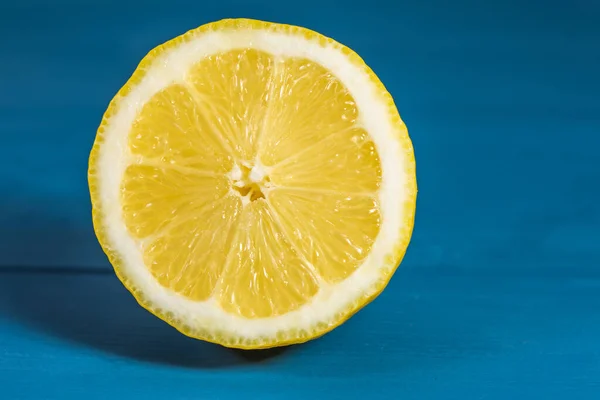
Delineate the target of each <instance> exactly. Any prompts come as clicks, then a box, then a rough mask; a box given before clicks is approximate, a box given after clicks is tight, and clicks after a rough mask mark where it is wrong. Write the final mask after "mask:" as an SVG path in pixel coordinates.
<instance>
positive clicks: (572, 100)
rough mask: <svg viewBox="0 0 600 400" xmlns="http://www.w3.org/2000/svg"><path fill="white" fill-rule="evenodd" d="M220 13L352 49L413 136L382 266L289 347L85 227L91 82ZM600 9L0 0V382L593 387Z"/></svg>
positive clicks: (66, 389) (206, 393)
mask: <svg viewBox="0 0 600 400" xmlns="http://www.w3.org/2000/svg"><path fill="white" fill-rule="evenodd" d="M224 17H250V18H259V19H265V20H273V21H277V22H286V23H292V24H297V25H302V26H306V27H309V28H312V29H315V30H318V31H320V32H322V33H324V34H326V35H328V36H332V37H334V38H335V39H337V40H339V41H341V42H342V43H344V44H346V45H348V46H350V47H352V48H353V49H355V50H356V51H357V52H358V53H359V54H361V56H362V57H363V58H364V59H365V60H366V61H367V63H368V64H369V65H370V66H371V67H372V68H373V69H374V70H375V72H376V73H377V74H378V75H379V77H380V78H381V79H382V81H383V82H384V83H385V85H386V86H387V87H388V89H389V90H390V92H391V93H392V94H393V96H394V98H395V100H396V103H397V105H398V108H399V110H400V112H401V114H402V115H403V118H404V119H405V121H406V122H407V124H408V127H409V130H410V132H411V136H412V138H413V141H414V145H415V149H416V156H417V175H418V179H419V189H420V192H419V200H418V208H417V221H416V227H415V233H414V236H413V241H412V243H411V247H410V249H409V252H408V254H407V257H406V259H405V262H404V263H403V265H402V267H401V268H400V270H399V271H398V273H397V275H396V276H395V277H394V279H393V280H392V282H391V283H390V286H389V287H388V289H387V290H386V291H385V293H384V294H383V295H382V296H381V297H380V298H378V299H377V300H376V301H375V302H374V303H373V304H372V305H370V306H369V307H367V308H366V309H365V310H363V311H362V312H360V313H359V314H358V315H356V316H355V317H354V318H352V319H351V320H350V321H349V322H348V323H347V324H345V325H343V326H342V327H340V328H339V329H337V330H335V331H334V332H332V333H331V334H329V335H326V336H325V337H324V338H322V339H319V340H317V341H314V342H311V343H309V344H306V345H302V346H296V347H292V348H287V349H284V350H276V351H267V352H252V353H243V352H237V351H232V350H226V349H223V348H220V347H218V346H214V345H210V344H205V343H201V342H196V341H193V340H191V339H187V338H185V337H182V336H181V335H179V334H177V333H176V332H174V331H173V330H172V329H171V328H169V327H168V326H166V325H164V324H163V323H162V322H160V321H158V320H157V319H155V318H154V317H152V316H150V315H148V314H147V313H146V312H145V311H144V310H142V309H140V308H139V307H138V306H137V305H136V303H135V301H134V300H133V299H132V297H131V296H130V295H129V294H127V292H126V291H125V290H124V289H123V288H122V287H121V285H120V284H119V282H118V281H117V280H116V278H115V277H114V276H113V275H112V273H111V269H110V266H109V265H108V264H107V261H106V259H105V257H104V256H103V254H102V252H101V250H100V248H99V246H98V245H97V242H96V240H95V238H94V235H93V230H92V227H91V220H90V215H89V213H90V205H89V199H88V194H87V186H86V167H87V165H86V164H87V156H88V151H89V149H90V146H91V144H92V142H93V138H94V134H95V129H96V127H97V125H98V123H99V121H100V118H101V115H102V113H103V111H104V109H105V107H106V105H107V103H108V101H109V100H110V98H111V97H112V95H113V94H114V93H115V92H116V90H118V88H119V87H120V86H121V85H122V84H123V83H124V81H125V80H126V79H127V77H128V76H129V75H130V74H131V72H132V71H133V69H134V68H135V66H136V65H137V62H138V61H139V60H140V59H141V58H142V57H143V56H144V55H145V53H146V52H147V51H149V50H150V49H151V48H153V47H154V46H156V45H157V44H159V43H161V42H163V41H165V40H167V39H169V38H171V37H174V36H176V35H178V34H180V33H183V32H184V31H186V30H188V29H190V28H193V27H196V26H198V25H201V24H203V23H206V22H209V21H213V20H217V19H220V18H224ZM598 21H600V3H599V2H598V1H593V0H587V1H586V0H576V1H568V2H567V1H566V0H565V1H539V0H530V1H527V2H521V1H517V0H505V1H491V2H481V1H475V0H457V1H455V2H451V3H449V4H446V2H445V1H442V0H437V1H436V0H427V1H420V2H408V1H407V2H401V1H391V0H390V1H383V0H370V1H368V2H364V3H361V4H353V3H351V2H350V1H344V2H342V1H332V0H320V1H314V0H310V1H304V2H302V3H290V4H289V5H286V4H284V3H283V2H275V1H267V0H262V1H243V0H221V1H217V2H202V1H198V0H196V1H182V0H169V1H155V0H150V1H144V2H142V1H134V2H132V1H114V0H104V1H75V0H56V1H54V2H51V3H47V2H45V1H41V0H26V1H19V2H17V1H6V0H5V1H0V135H1V136H0V139H1V145H0V166H1V167H2V168H0V193H1V194H2V196H0V399H70V398H74V399H79V398H90V399H96V398H98V399H105V398H115V399H119V398H125V397H128V398H131V399H137V398H140V399H142V398H143V399H147V398H169V399H227V398H238V397H240V396H244V395H246V396H249V397H250V398H263V399H271V398H273V399H275V398H284V397H286V398H303V399H304V398H309V397H310V398H330V399H335V398H401V399H407V400H409V399H503V400H504V399H506V398H516V399H531V398H534V399H536V398H545V399H565V398H569V399H598V398H600V339H599V338H600V246H599V245H598V243H599V239H600V203H599V200H600V161H598V151H599V148H600V78H599V75H598V74H599V70H600V44H599V43H600V23H599V22H598Z"/></svg>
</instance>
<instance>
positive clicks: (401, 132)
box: [88, 19, 417, 349]
mask: <svg viewBox="0 0 600 400" xmlns="http://www.w3.org/2000/svg"><path fill="white" fill-rule="evenodd" d="M228 29H235V30H241V29H249V30H263V31H268V32H284V33H286V34H291V35H301V36H303V37H304V38H306V39H309V40H312V41H315V40H316V41H318V43H319V44H320V45H321V46H333V47H334V48H336V49H338V50H341V52H342V53H343V54H344V55H345V56H346V58H347V59H348V60H349V61H350V62H351V63H353V64H354V65H355V66H357V67H360V68H361V70H362V71H363V72H365V73H366V74H367V75H368V76H369V79H370V82H371V83H372V84H373V85H374V87H375V88H376V89H377V92H378V95H379V96H381V97H383V99H382V100H383V102H384V103H385V105H386V108H387V114H388V116H389V118H390V120H391V124H392V125H393V126H394V127H395V128H396V129H395V134H396V135H395V136H396V138H395V139H396V140H397V142H398V143H399V144H400V146H401V149H402V150H403V151H404V153H405V157H406V158H405V170H404V171H403V172H404V173H405V174H406V175H407V178H408V179H407V182H406V187H405V188H404V189H405V194H406V200H405V202H404V204H403V211H404V214H403V216H404V220H403V221H402V222H403V224H402V225H401V227H400V232H401V235H400V237H399V239H398V241H397V242H396V243H395V245H394V247H393V249H392V251H391V252H389V253H388V254H387V255H386V256H385V258H384V265H382V266H380V267H379V268H378V275H379V279H377V280H376V281H375V282H374V283H373V284H372V285H371V286H370V287H369V288H368V289H366V290H363V292H362V296H359V297H357V298H355V299H354V301H352V302H350V303H348V304H347V306H346V308H345V309H344V310H343V311H340V312H337V313H336V314H334V316H333V318H331V319H330V321H328V322H323V321H315V322H314V323H313V324H312V325H311V326H307V327H304V329H297V328H290V329H287V330H281V331H278V332H277V333H276V334H274V335H268V336H267V335H265V336H259V337H254V338H246V337H244V336H243V335H239V334H236V333H234V332H226V331H224V330H219V329H217V330H211V329H210V327H207V328H198V326H202V325H203V321H201V320H198V319H195V320H194V321H193V322H194V323H193V325H195V326H191V324H190V323H188V322H186V321H183V320H181V319H179V318H177V317H176V316H175V315H174V314H173V313H172V312H169V311H164V310H162V309H161V308H160V307H156V306H155V305H154V304H153V303H152V302H151V301H149V300H148V298H147V297H146V295H145V294H144V293H143V292H142V290H141V289H140V288H139V287H137V286H136V285H135V283H134V282H133V281H132V279H130V277H129V276H128V275H127V272H126V268H125V267H124V265H125V263H124V261H123V259H122V257H121V256H120V255H119V254H117V251H115V250H112V249H111V245H110V240H109V238H108V235H107V232H106V228H105V226H104V221H103V216H104V213H103V206H102V201H101V193H100V192H99V189H98V188H99V184H98V182H99V179H101V177H100V176H99V175H98V171H97V163H98V158H99V151H100V147H101V145H102V143H104V132H105V130H106V127H107V126H108V125H109V123H110V121H111V118H112V117H113V116H114V114H115V112H116V111H117V110H118V109H119V104H120V102H121V100H122V99H123V98H125V97H126V96H127V95H128V94H129V93H130V92H131V90H132V89H133V88H134V87H136V86H137V85H138V84H139V83H140V82H141V81H142V79H143V78H144V76H145V75H146V72H147V69H148V68H149V67H150V66H151V65H152V63H153V62H154V61H155V60H156V59H157V58H158V57H159V56H161V55H162V54H163V53H164V52H165V51H168V50H171V49H174V48H176V47H178V46H179V45H180V44H182V43H185V42H188V41H190V40H191V39H193V38H195V37H197V36H199V35H202V34H204V33H207V32H210V31H223V30H228ZM415 173H416V170H415V159H414V152H413V147H412V143H411V141H410V139H409V137H408V132H407V129H406V126H405V125H404V123H403V121H402V119H401V118H400V115H399V114H398V111H397V109H396V106H395V104H394V101H393V99H392V96H391V95H390V94H389V93H388V92H387V90H386V89H385V87H384V85H383V84H382V83H381V81H380V80H379V78H378V77H377V76H376V75H375V74H374V73H373V71H372V70H371V69H370V68H369V67H368V66H367V65H366V64H365V63H364V61H363V60H362V59H361V58H360V56H358V55H357V54H356V53H354V52H353V51H352V50H350V49H349V48H348V47H346V46H343V45H341V44H339V43H337V42H335V41H334V40H333V39H330V38H327V37H325V36H323V35H321V34H319V33H317V32H314V31H311V30H309V29H306V28H301V27H296V26H291V25H283V24H272V23H268V22H263V21H256V20H248V19H227V20H222V21H217V22H213V23H210V24H206V25H203V26H201V27H199V28H196V29H193V30H191V31H189V32H187V33H185V34H183V35H181V36H179V37H176V38H174V39H172V40H170V41H168V42H166V43H164V44H163V45H160V46H158V47H156V48H155V49H153V50H151V51H150V52H149V53H148V54H147V55H146V56H145V57H144V58H143V59H142V61H141V62H140V64H139V65H138V67H137V69H136V70H135V71H134V73H133V75H132V76H131V78H130V79H129V80H128V81H127V83H126V84H125V85H124V86H123V87H122V88H121V89H120V90H119V92H118V93H117V94H116V95H115V97H114V98H113V99H112V101H111V102H110V104H109V106H108V109H107V110H106V112H105V114H104V116H103V118H102V122H101V124H100V127H99V128H98V131H97V135H96V140H95V142H94V145H93V147H92V151H91V154H90V159H89V170H88V181H89V190H90V195H91V200H92V208H93V210H92V216H93V224H94V229H95V232H96V235H97V237H98V240H99V242H100V244H101V246H102V248H103V250H104V252H105V253H106V255H107V257H108V259H109V261H110V262H111V264H112V265H113V267H114V270H115V273H116V275H117V276H118V278H119V279H120V280H121V282H122V283H123V285H124V286H125V287H126V288H127V289H128V290H129V291H130V292H131V293H132V294H133V296H134V297H135V299H136V300H137V302H138V303H139V304H140V305H141V306H142V307H144V308H145V309H147V310H148V311H150V312H151V313H153V314H154V315H156V316H158V317H159V318H161V319H162V320H164V321H166V322H167V323H169V324H170V325H172V326H173V327H174V328H175V329H177V330H178V331H180V332H181V333H183V334H184V335H187V336H190V337H193V338H196V339H201V340H205V341H208V342H213V343H217V344H220V345H223V346H227V347H235V348H242V349H259V348H268V347H274V346H284V345H289V344H295V343H302V342H305V341H308V340H311V339H314V338H316V337H319V336H321V335H323V334H325V333H327V332H329V331H331V330H332V329H334V328H335V327H337V326H339V325H341V324H342V323H344V322H345V321H346V320H348V318H350V317H351V316H352V315H354V314H355V313H356V312H357V311H359V310H360V309H361V308H362V307H364V306H366V305H367V304H368V303H370V302H371V301H372V300H373V299H375V298H376V297H377V296H378V295H379V294H380V293H381V292H382V291H383V289H384V288H385V287H386V286H387V284H388V282H389V280H390V279H391V277H392V276H393V273H394V271H395V270H396V268H397V267H398V266H399V264H400V262H401V261H402V259H403V257H404V255H405V252H406V249H407V247H408V243H409V241H410V237H411V235H412V230H413V225H414V218H415V203H416V194H417V186H416V175H415ZM384 218H385V216H384ZM206 322H209V319H207V321H206ZM207 326H210V325H207Z"/></svg>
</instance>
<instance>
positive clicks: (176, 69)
mask: <svg viewBox="0 0 600 400" xmlns="http://www.w3.org/2000/svg"><path fill="white" fill-rule="evenodd" d="M89 185H90V192H91V198H92V205H93V219H94V227H95V230H96V234H97V236H98V239H99V241H100V243H101V245H102V247H103V249H104V251H105V252H106V254H107V255H108V257H109V259H110V262H111V263H112V265H113V266H114V269H115V271H116V274H117V275H118V277H119V278H120V279H121V281H122V282H123V284H124V285H125V286H126V287H127V288H128V289H129V290H130V291H131V292H132V293H133V295H134V296H135V298H136V299H137V301H138V302H139V303H140V304H141V305H142V306H143V307H145V308H146V309H148V310H149V311H151V312H152V313H153V314H155V315H157V316H158V317H160V318H162V319H163V320H165V321H167V322H168V323H169V324H171V325H172V326H174V327H175V328H177V329H178V330H179V331H181V332H182V333H184V334H186V335H188V336H191V337H194V338H198V339H202V340H207V341H211V342H215V343H219V344H222V345H224V346H229V347H239V348H262V347H271V346H279V345H284V344H291V343H299V342H303V341H306V340H309V339H312V338H315V337H317V336H320V335H322V334H324V333H326V332H328V331H330V330H331V329H333V328H335V327H336V326H338V325H340V324H341V323H342V322H344V321H345V320H346V319H348V318H349V317H350V316H351V315H352V314H353V313H355V312H356V311H357V310H359V309H360V308H361V307H363V306H364V305H365V304H367V303H368V302H369V301H370V300H372V299H373V298H375V296H377V295H378V294H379V293H380V292H381V291H382V290H383V288H384V287H385V286H386V284H387V282H388V281H389V279H390V278H391V276H392V274H393V273H394V271H395V269H396V267H397V266H398V264H399V263H400V261H401V259H402V257H403V256H404V253H405V251H406V248H407V246H408V242H409V240H410V236H411V233H412V228H413V221H414V212H415V199H416V192H417V189H416V178H415V161H414V155H413V148H412V144H411V142H410V139H409V137H408V133H407V131H406V128H405V126H404V124H403V122H402V120H401V119H400V116H399V115H398V111H397V110H396V107H395V106H394V102H393V100H392V98H391V96H390V95H389V94H388V92H387V91H386V90H385V88H384V87H383V85H382V84H381V82H380V81H379V80H378V79H377V77H376V76H375V74H374V73H373V72H372V71H371V70H370V69H369V68H368V67H367V66H366V65H365V64H364V62H363V61H362V60H361V59H360V58H359V57H358V56H357V55H356V54H355V53H354V52H352V51H351V50H350V49H348V48H347V47H344V46H342V45H340V44H339V43H337V42H335V41H333V40H331V39H329V38H326V37H324V36H321V35H320V34H318V33H315V32H312V31H309V30H307V29H303V28H299V27H294V26H289V25H279V24H273V23H266V22H260V21H253V20H246V19H238V20H223V21H219V22H216V23H211V24H208V25H204V26H202V27H200V28H198V29H195V30H192V31H190V32H188V33H186V34H184V35H182V36H180V37H178V38H176V39H174V40H171V41H169V42H167V43H166V44H163V45H161V46H159V47H157V48H156V49H154V50H152V51H151V52H150V53H149V54H148V55H147V56H146V57H145V58H144V60H143V61H142V62H141V64H140V65H139V67H138V68H137V70H136V71H135V72H134V74H133V76H132V77H131V78H130V80H129V81H128V82H127V84H126V85H125V86H124V87H123V88H122V89H121V90H120V91H119V93H118V94H117V95H116V96H115V98H114V99H113V100H112V102H111V103H110V106H109V107H108V110H107V111H106V114H105V115H104V118H103V120H102V124H101V125H100V128H99V129H98V133H97V136H96V141H95V143H94V147H93V149H92V153H91V156H90V166H89Z"/></svg>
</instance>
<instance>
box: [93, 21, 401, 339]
mask: <svg viewBox="0 0 600 400" xmlns="http://www.w3.org/2000/svg"><path fill="white" fill-rule="evenodd" d="M236 48H254V49H258V50H262V51H265V52H268V53H271V54H273V55H274V56H281V57H305V58H308V59H312V60H314V61H315V62H317V63H319V64H321V65H322V66H324V67H325V68H327V69H328V70H330V71H331V72H332V73H333V74H334V75H335V76H336V77H337V78H338V79H339V80H340V81H341V82H342V83H343V84H344V85H345V86H346V88H347V89H348V90H349V92H350V94H351V95H352V96H353V98H354V100H355V102H356V105H357V108H358V110H359V119H358V124H359V125H360V126H362V127H363V128H364V129H365V130H366V131H367V132H368V133H369V135H370V136H371V137H372V139H373V141H374V143H375V146H376V148H377V151H378V154H379V158H380V161H381V164H382V184H381V188H380V190H379V199H380V207H381V210H380V211H381V216H382V225H381V229H380V233H379V235H378V237H377V239H376V240H375V243H374V245H373V247H372V251H371V253H370V254H369V256H368V257H367V258H366V260H365V262H364V263H363V264H362V265H361V266H360V267H359V268H358V269H357V270H356V271H355V272H354V273H353V274H352V275H350V277H348V278H347V279H346V280H344V281H342V282H341V283H339V284H337V285H328V284H326V283H324V282H323V281H321V282H322V285H321V287H320V290H319V292H318V293H317V294H316V295H315V296H314V297H313V298H312V299H311V301H309V302H308V303H307V304H305V305H304V306H302V307H300V308H299V309H297V310H295V311H293V312H290V313H288V314H285V315H281V316H278V317H271V318H262V319H247V318H243V317H239V316H236V315H232V314H228V313H226V312H224V311H223V310H222V309H221V308H220V307H219V305H218V304H217V302H216V301H215V300H214V299H211V300H208V301H203V302H196V301H192V300H189V299H187V298H185V297H183V296H181V295H179V294H177V293H175V292H173V291H171V290H170V289H167V288H165V287H163V286H162V285H160V284H159V283H158V282H157V281H156V280H155V278H154V277H153V276H152V274H151V273H150V271H149V270H148V269H147V268H146V266H145V264H144V262H143V258H142V252H141V244H140V242H139V241H136V240H135V239H133V238H132V237H131V236H130V235H129V233H128V232H127V228H126V226H125V222H124V220H123V218H122V208H121V204H120V185H121V179H122V177H123V173H124V171H125V169H126V167H127V166H128V165H129V164H130V163H131V162H132V160H133V157H132V155H131V154H130V153H129V149H128V143H127V141H128V133H129V130H130V127H131V125H132V123H133V121H134V119H135V117H136V115H137V113H138V112H139V111H140V109H141V107H142V106H143V105H144V104H145V103H146V102H147V101H148V100H149V99H150V98H151V97H152V96H153V95H154V94H155V93H156V92H158V91H160V90H161V89H163V88H165V87H167V86H169V85H170V84H173V83H177V82H182V81H183V80H184V79H185V75H186V73H187V71H188V70H189V68H190V67H191V65H193V64H194V63H196V62H198V61H199V60H200V59H202V58H203V57H206V56H209V55H212V54H216V53H220V52H225V51H228V50H232V49H236ZM391 118H392V116H391V115H390V113H389V109H388V106H387V104H386V99H385V98H384V96H383V94H382V93H381V92H380V89H379V88H377V87H376V86H375V85H374V84H373V82H372V81H371V79H370V77H369V75H368V73H367V72H366V71H364V70H363V69H362V68H360V66H358V65H356V64H354V63H353V62H352V61H350V60H349V59H348V56H346V55H345V54H344V53H343V52H342V50H341V49H340V48H339V47H337V46H335V45H334V44H327V45H323V44H321V43H319V42H318V41H316V40H314V41H312V40H309V39H306V38H305V37H303V36H301V35H300V34H298V35H294V34H290V33H283V32H273V31H270V30H264V31H262V30H256V29H252V30H251V29H247V30H241V31H240V30H235V31H233V30H231V31H219V32H214V31H213V32H207V33H202V34H198V35H197V36H195V37H193V38H191V39H190V40H189V41H187V42H184V43H181V44H180V45H179V46H178V47H176V48H173V49H168V50H166V51H165V52H164V53H163V54H161V55H160V56H159V57H158V58H157V59H155V60H154V62H153V63H152V65H151V66H149V67H148V70H147V73H146V75H145V76H144V78H143V79H142V80H141V82H140V83H139V84H137V85H136V86H135V87H133V88H132V89H131V91H130V92H129V93H128V94H127V96H126V97H125V98H123V99H121V100H120V106H119V108H118V109H117V110H116V111H115V113H114V115H113V116H111V118H110V120H109V121H108V123H107V125H106V129H105V131H104V142H103V143H102V145H101V147H100V149H99V153H98V161H97V171H98V193H99V196H100V197H101V200H100V201H101V203H102V208H103V213H104V214H103V218H104V220H103V221H102V225H103V227H104V229H105V232H106V235H107V240H108V242H109V246H110V247H111V248H112V249H113V250H114V251H116V252H117V253H118V255H119V256H120V257H121V259H122V260H123V266H122V268H124V269H125V275H127V277H128V279H130V280H131V282H132V284H133V285H134V286H135V287H136V288H138V289H139V290H141V291H142V292H143V294H144V297H145V298H146V299H147V300H148V301H149V302H151V303H152V304H153V305H154V307H156V308H160V309H161V310H162V311H163V312H164V313H172V314H173V316H174V319H176V320H180V321H183V322H184V323H185V324H186V325H188V326H189V327H190V328H191V329H209V330H211V331H223V332H226V333H228V334H230V335H235V336H241V337H245V338H248V339H253V338H260V337H265V336H267V337H272V336H275V335H276V334H277V333H278V332H281V331H286V330H289V329H290V328H291V327H295V328H297V329H298V330H302V329H307V330H308V329H310V327H312V326H314V325H315V324H317V323H318V322H325V323H326V324H330V323H331V322H332V321H336V320H337V318H335V316H336V314H339V313H342V312H344V311H345V310H347V309H348V308H349V307H350V306H351V305H352V304H353V303H354V302H355V301H357V300H358V299H359V298H363V297H365V296H368V295H370V294H372V293H370V291H372V290H373V288H374V286H375V285H374V284H375V283H376V282H377V281H380V280H381V279H384V278H385V277H386V276H387V274H389V273H390V270H389V269H390V266H389V265H388V263H387V262H386V256H388V255H390V254H391V253H392V252H393V249H394V246H396V245H397V244H398V243H407V242H408V238H404V237H402V235H405V234H406V233H404V232H405V230H401V229H399V227H400V226H402V225H403V224H404V223H405V221H406V216H405V215H404V209H405V208H404V206H405V203H406V200H407V196H408V195H409V193H408V192H407V183H408V181H409V179H410V177H409V176H408V175H407V174H406V172H405V171H407V170H408V168H407V167H408V166H410V162H409V159H408V155H407V154H406V153H405V151H404V150H403V149H402V148H401V145H400V142H399V141H398V135H399V132H398V128H397V127H396V126H395V125H394V123H393V121H392V119H391ZM264 172H265V171H264V170H261V169H260V168H259V169H256V170H254V169H252V171H251V174H250V178H251V180H252V181H257V182H258V181H259V180H260V179H262V176H259V175H261V174H264ZM252 173H254V175H252ZM239 175H240V177H241V171H240V172H239ZM230 176H231V177H232V178H233V177H234V176H235V178H237V179H239V178H238V171H237V170H235V168H234V170H233V171H232V172H231V173H230Z"/></svg>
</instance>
